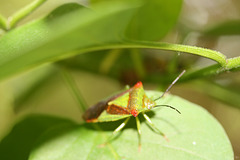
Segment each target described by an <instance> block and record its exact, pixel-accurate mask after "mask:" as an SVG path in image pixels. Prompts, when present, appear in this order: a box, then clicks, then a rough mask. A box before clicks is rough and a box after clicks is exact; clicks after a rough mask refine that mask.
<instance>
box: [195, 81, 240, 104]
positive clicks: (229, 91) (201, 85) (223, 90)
mask: <svg viewBox="0 0 240 160" xmlns="http://www.w3.org/2000/svg"><path fill="white" fill-rule="evenodd" d="M192 88H195V89H196V90H197V91H200V92H202V93H204V94H208V95H209V96H211V97H213V98H215V99H217V100H220V101H222V102H224V103H226V104H228V105H231V106H234V107H237V108H240V99H239V97H240V92H239V91H238V90H234V89H233V88H229V87H224V86H221V85H219V84H216V83H214V82H209V81H196V82H193V87H192ZM209 88H211V92H208V90H209Z"/></svg>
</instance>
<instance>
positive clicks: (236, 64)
mask: <svg viewBox="0 0 240 160" xmlns="http://www.w3.org/2000/svg"><path fill="white" fill-rule="evenodd" d="M227 62H228V63H227V67H226V68H227V69H238V70H239V69H240V57H235V58H229V59H227Z"/></svg>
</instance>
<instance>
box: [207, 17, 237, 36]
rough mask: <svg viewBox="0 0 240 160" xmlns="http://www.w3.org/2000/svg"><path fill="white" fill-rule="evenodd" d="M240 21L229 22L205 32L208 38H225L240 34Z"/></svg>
mask: <svg viewBox="0 0 240 160" xmlns="http://www.w3.org/2000/svg"><path fill="white" fill-rule="evenodd" d="M239 28H240V21H239V20H234V21H227V22H224V23H221V24H219V25H216V26H214V27H212V28H210V29H208V30H207V31H205V32H204V34H205V35H208V36H223V35H236V34H240V29H239Z"/></svg>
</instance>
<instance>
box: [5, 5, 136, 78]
mask: <svg viewBox="0 0 240 160" xmlns="http://www.w3.org/2000/svg"><path fill="white" fill-rule="evenodd" d="M76 5H77V4H66V5H63V6H61V7H59V8H58V9H56V10H55V11H53V12H52V13H51V14H50V15H49V16H47V17H46V18H43V19H40V20H37V21H35V22H32V23H30V24H27V25H24V26H22V27H19V28H17V29H14V30H12V31H11V32H9V33H7V34H5V35H4V36H2V37H1V39H0V79H2V78H4V77H6V76H9V75H12V74H14V73H17V72H20V71H23V70H26V69H29V68H32V67H34V66H37V65H40V64H43V63H46V62H52V61H56V60H59V59H63V58H66V57H70V56H73V55H76V54H78V53H79V49H87V48H88V47H92V46H102V45H104V44H108V43H114V42H119V40H120V39H121V37H120V36H121V35H122V33H123V31H124V29H125V27H126V25H127V23H128V21H129V19H130V17H131V15H132V14H133V12H134V8H136V4H129V3H121V2H119V3H114V4H111V3H106V4H99V5H97V6H94V7H93V9H94V11H93V10H90V9H86V8H83V7H78V9H75V10H73V9H72V8H73V6H76ZM77 6H79V5H77ZM75 8H76V7H75ZM66 10H68V13H66ZM62 12H64V14H62ZM113 24H114V25H115V26H117V27H113V26H112V25H113ZM106 31H107V34H106Z"/></svg>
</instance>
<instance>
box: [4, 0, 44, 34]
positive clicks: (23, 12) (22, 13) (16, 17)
mask: <svg viewBox="0 0 240 160" xmlns="http://www.w3.org/2000/svg"><path fill="white" fill-rule="evenodd" d="M45 1H46V0H35V1H33V2H32V3H30V4H28V5H27V6H25V7H24V8H22V9H20V10H19V11H17V12H16V13H14V14H13V15H12V16H11V17H9V18H8V26H7V29H8V30H9V29H11V28H13V27H14V26H16V24H17V23H18V22H19V21H20V20H22V19H23V18H24V17H26V16H27V15H29V14H30V13H31V12H32V11H34V10H35V9H37V8H38V7H39V6H40V5H41V4H43V3H44V2H45Z"/></svg>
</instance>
